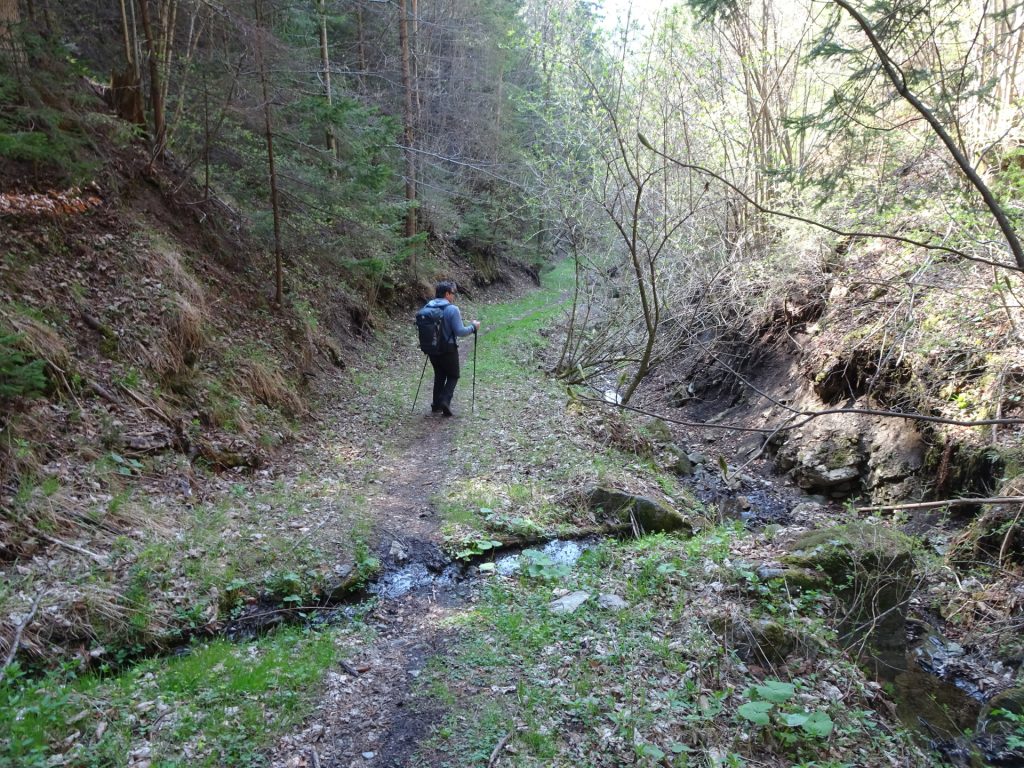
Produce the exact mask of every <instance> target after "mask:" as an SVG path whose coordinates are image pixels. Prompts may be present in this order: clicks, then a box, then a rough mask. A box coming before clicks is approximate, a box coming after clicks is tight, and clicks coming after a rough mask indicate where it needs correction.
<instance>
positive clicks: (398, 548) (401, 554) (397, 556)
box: [388, 540, 408, 563]
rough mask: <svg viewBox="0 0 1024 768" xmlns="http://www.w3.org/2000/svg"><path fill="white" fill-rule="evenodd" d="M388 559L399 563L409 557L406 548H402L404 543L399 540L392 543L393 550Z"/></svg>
mask: <svg viewBox="0 0 1024 768" xmlns="http://www.w3.org/2000/svg"><path fill="white" fill-rule="evenodd" d="M388 557H391V558H393V559H394V560H395V561H396V562H399V563H400V562H402V561H403V560H405V559H406V558H407V557H408V555H407V554H406V552H405V547H403V546H402V542H400V541H397V540H396V541H392V542H391V549H389V550H388Z"/></svg>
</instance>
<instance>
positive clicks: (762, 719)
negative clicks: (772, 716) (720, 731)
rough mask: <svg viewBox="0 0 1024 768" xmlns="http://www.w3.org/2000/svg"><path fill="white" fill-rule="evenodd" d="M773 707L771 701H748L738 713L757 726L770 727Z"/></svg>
mask: <svg viewBox="0 0 1024 768" xmlns="http://www.w3.org/2000/svg"><path fill="white" fill-rule="evenodd" d="M772 706H774V705H773V704H772V703H771V702H770V701H748V702H747V703H746V704H743V705H741V706H740V708H739V709H737V710H736V712H737V713H739V716H740V717H742V718H743V719H745V720H749V721H750V722H752V723H755V724H756V725H768V723H769V722H770V721H769V718H768V713H769V712H771V711H772Z"/></svg>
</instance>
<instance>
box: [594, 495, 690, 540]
mask: <svg viewBox="0 0 1024 768" xmlns="http://www.w3.org/2000/svg"><path fill="white" fill-rule="evenodd" d="M586 502H587V506H588V507H590V508H591V509H594V510H600V511H601V512H603V513H604V516H605V517H608V518H611V520H612V521H614V522H615V523H619V524H624V525H630V524H632V521H633V520H635V521H636V524H637V526H638V527H639V528H640V530H641V531H642V532H644V533H655V532H664V533H671V532H673V531H677V532H680V533H683V534H685V535H687V536H692V535H693V526H692V525H691V524H690V521H689V520H687V519H686V518H685V517H683V515H682V514H681V513H679V512H678V511H677V510H675V509H672V508H671V507H669V506H668V505H666V504H662V503H660V502H658V501H655V500H653V499H649V498H647V497H646V496H635V495H633V494H631V493H626V492H624V491H619V490H616V489H614V488H602V487H598V488H593V489H591V490H590V491H588V492H586Z"/></svg>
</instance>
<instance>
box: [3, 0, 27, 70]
mask: <svg viewBox="0 0 1024 768" xmlns="http://www.w3.org/2000/svg"><path fill="white" fill-rule="evenodd" d="M20 23H21V13H20V12H19V10H18V0H0V56H3V58H7V59H9V60H10V61H12V62H14V64H15V65H20V64H23V63H24V61H25V50H24V48H23V47H22V44H21V40H20V38H19V37H18V32H17V29H16V27H17V26H18V25H19V24H20Z"/></svg>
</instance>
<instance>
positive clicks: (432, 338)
mask: <svg viewBox="0 0 1024 768" xmlns="http://www.w3.org/2000/svg"><path fill="white" fill-rule="evenodd" d="M446 306H448V305H445V307H446ZM445 307H432V306H430V305H429V304H428V305H427V306H425V307H423V309H421V310H420V311H419V312H417V313H416V330H417V331H418V332H419V335H420V349H422V350H423V352H424V354H427V355H440V354H442V353H444V352H446V351H447V350H448V348H449V347H450V346H451V342H449V341H448V340H447V339H445V337H444V322H443V318H444V310H445Z"/></svg>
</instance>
